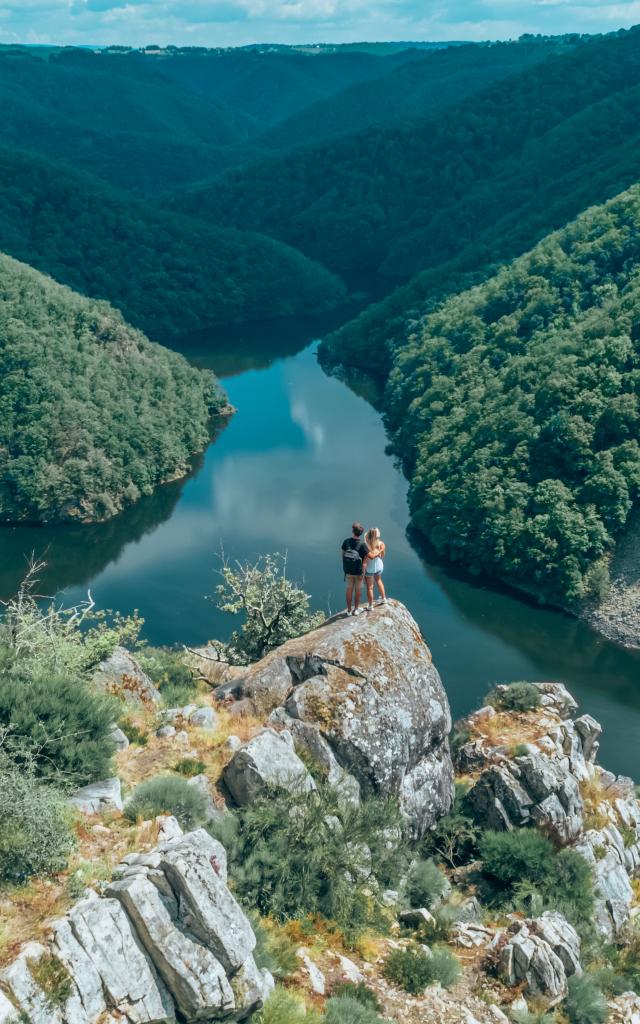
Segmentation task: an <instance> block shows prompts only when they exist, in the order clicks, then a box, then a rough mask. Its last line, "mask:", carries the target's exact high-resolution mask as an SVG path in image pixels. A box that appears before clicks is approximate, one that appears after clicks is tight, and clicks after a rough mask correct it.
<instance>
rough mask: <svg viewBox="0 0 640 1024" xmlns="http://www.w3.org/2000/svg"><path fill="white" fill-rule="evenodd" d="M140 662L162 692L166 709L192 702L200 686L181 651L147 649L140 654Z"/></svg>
mask: <svg viewBox="0 0 640 1024" xmlns="http://www.w3.org/2000/svg"><path fill="white" fill-rule="evenodd" d="M138 660H139V662H140V664H141V665H142V667H143V668H144V670H145V672H146V673H147V675H148V676H149V678H150V679H151V680H152V682H154V683H155V685H156V686H157V687H158V689H159V690H160V696H161V697H162V701H163V703H164V705H165V707H167V708H175V707H184V705H185V704H190V703H191V702H192V700H193V698H194V696H195V694H196V693H197V692H198V684H197V681H196V678H195V676H194V674H193V672H192V671H191V669H190V668H189V666H188V665H187V664H186V663H185V660H184V655H183V653H182V652H181V651H172V650H169V649H168V648H166V647H146V648H144V649H143V650H142V651H140V652H139V654H138Z"/></svg>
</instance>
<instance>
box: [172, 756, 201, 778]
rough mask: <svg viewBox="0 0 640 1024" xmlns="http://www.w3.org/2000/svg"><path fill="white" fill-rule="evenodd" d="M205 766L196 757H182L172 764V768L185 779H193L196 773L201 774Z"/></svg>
mask: <svg viewBox="0 0 640 1024" xmlns="http://www.w3.org/2000/svg"><path fill="white" fill-rule="evenodd" d="M206 767H207V766H206V764H205V763H204V761H200V760H199V759H198V758H197V757H183V758H181V759H180V760H179V761H177V762H176V763H175V764H174V766H173V770H174V772H178V774H179V775H184V777H185V778H186V779H193V778H195V777H196V775H202V773H203V772H204V771H205V770H206Z"/></svg>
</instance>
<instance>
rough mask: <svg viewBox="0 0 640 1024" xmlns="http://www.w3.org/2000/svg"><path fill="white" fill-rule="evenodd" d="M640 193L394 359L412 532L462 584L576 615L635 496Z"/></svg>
mask: <svg viewBox="0 0 640 1024" xmlns="http://www.w3.org/2000/svg"><path fill="white" fill-rule="evenodd" d="M639 341H640V185H639V186H634V187H633V188H631V189H630V190H629V191H628V192H625V193H623V194H622V195H621V196H619V197H616V198H615V199H614V200H612V201H610V202H609V203H607V204H606V205H604V206H601V207H595V208H593V209H589V210H587V211H586V212H585V213H583V214H582V215H581V216H580V217H579V218H578V220H577V221H575V222H574V223H572V224H570V225H569V226H568V227H567V228H565V229H564V230H562V231H560V232H557V233H556V234H552V235H550V236H549V237H548V238H546V239H545V240H544V241H542V242H541V243H539V245H537V246H536V248H534V249H533V250H532V251H531V252H530V253H528V254H526V255H525V256H522V257H520V258H518V259H517V260H515V261H514V262H513V263H512V264H511V265H510V266H508V267H505V268H503V269H501V270H500V271H499V272H498V273H497V274H496V275H495V276H493V277H492V278H490V279H489V280H487V281H486V282H484V283H483V284H481V285H478V286H477V287H475V288H472V289H470V290H468V291H464V292H462V293H460V294H458V295H456V296H453V297H451V298H449V299H448V300H447V301H445V302H444V303H443V304H442V305H441V307H440V308H438V309H436V310H435V311H433V312H431V313H429V314H427V315H426V316H425V317H424V318H423V319H422V320H420V321H419V322H418V323H417V324H415V325H414V328H413V330H412V332H411V334H410V335H409V337H408V338H407V339H406V343H405V344H404V345H402V346H401V347H399V348H398V351H397V353H396V356H395V360H394V368H393V370H392V373H391V376H390V379H389V383H388V386H387V391H386V396H385V405H386V409H387V412H388V417H389V424H390V426H391V428H392V429H393V430H394V441H393V444H394V448H395V450H396V451H397V452H398V453H399V454H401V456H402V458H403V459H404V461H405V464H406V465H407V468H408V469H409V471H410V474H411V488H410V506H411V511H412V516H413V522H414V524H415V526H416V527H417V528H418V529H419V530H421V531H422V532H423V533H424V534H425V535H426V536H427V537H428V538H429V540H430V541H431V542H432V543H433V544H434V546H435V547H436V548H437V550H438V551H439V552H441V553H442V554H444V555H446V557H447V558H449V559H450V560H452V561H454V562H459V563H461V564H462V565H463V566H464V567H465V568H466V569H470V570H472V571H476V572H487V573H491V574H493V575H497V576H500V577H503V578H507V579H508V580H510V581H513V582H514V583H516V584H517V585H520V586H524V587H526V588H534V589H536V590H537V591H538V592H539V593H542V594H544V595H545V596H546V597H549V598H551V599H556V600H562V601H566V600H569V601H574V600H579V599H583V598H585V597H588V596H590V595H596V596H597V595H598V594H599V593H601V592H602V590H603V588H604V587H605V586H606V583H607V565H606V563H607V556H608V554H609V553H610V551H611V549H612V546H613V540H614V538H615V537H616V535H617V534H618V533H619V532H620V531H621V530H622V528H623V527H624V525H625V523H626V521H627V517H628V515H629V512H630V510H631V507H632V504H633V503H634V502H635V501H637V499H638V497H639V496H640V446H639V444H638V429H639V426H640V406H639V399H640V354H639V350H638V342H639Z"/></svg>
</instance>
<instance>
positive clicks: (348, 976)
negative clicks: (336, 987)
mask: <svg viewBox="0 0 640 1024" xmlns="http://www.w3.org/2000/svg"><path fill="white" fill-rule="evenodd" d="M335 956H336V959H337V961H338V967H339V970H340V974H341V975H342V977H343V978H344V979H345V980H346V981H350V982H351V984H352V985H360V984H362V982H363V981H364V975H363V974H362V973H361V971H360V970H359V969H358V967H357V965H356V964H354V962H353V960H350V959H349V957H348V956H342V954H341V953H336V954H335Z"/></svg>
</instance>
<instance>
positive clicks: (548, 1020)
mask: <svg viewBox="0 0 640 1024" xmlns="http://www.w3.org/2000/svg"><path fill="white" fill-rule="evenodd" d="M556 1019H557V1018H556V1015H555V1013H553V1011H551V1012H550V1013H532V1012H531V1011H530V1010H514V1011H513V1012H512V1014H511V1020H512V1021H513V1024H556Z"/></svg>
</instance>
